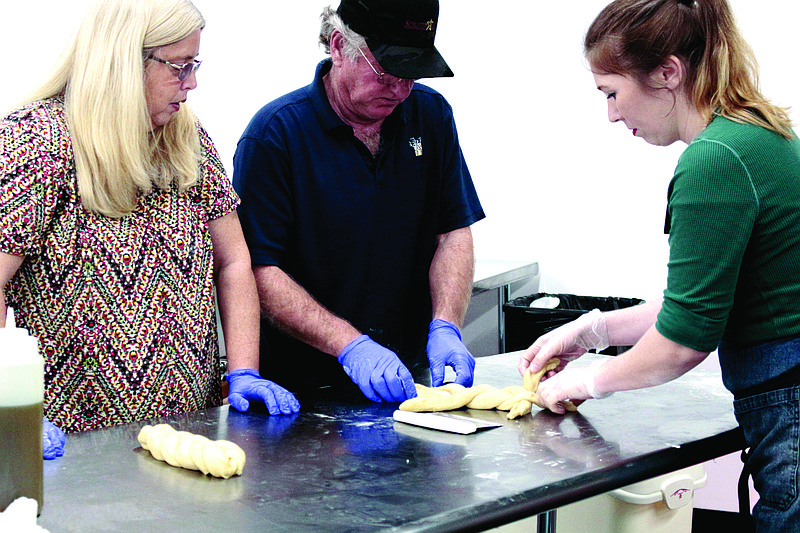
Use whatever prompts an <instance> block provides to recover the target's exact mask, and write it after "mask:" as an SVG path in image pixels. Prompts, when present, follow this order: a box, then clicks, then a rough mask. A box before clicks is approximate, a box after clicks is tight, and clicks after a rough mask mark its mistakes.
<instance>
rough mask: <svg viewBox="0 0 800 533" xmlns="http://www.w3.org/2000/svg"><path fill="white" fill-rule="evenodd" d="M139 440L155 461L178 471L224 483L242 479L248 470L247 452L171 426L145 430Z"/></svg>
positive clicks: (231, 444) (145, 427)
mask: <svg viewBox="0 0 800 533" xmlns="http://www.w3.org/2000/svg"><path fill="white" fill-rule="evenodd" d="M138 440H139V444H141V445H142V448H144V449H145V450H148V451H149V452H150V454H151V455H152V456H153V457H154V458H156V459H158V460H159V461H164V462H166V463H167V464H170V465H172V466H176V467H178V468H185V469H187V470H199V471H201V472H202V473H203V474H205V475H209V474H210V475H212V476H214V477H221V478H224V479H228V478H229V477H231V476H234V475H241V473H242V469H243V468H244V463H245V454H244V450H242V449H241V448H240V447H239V446H237V445H236V444H234V443H233V442H230V441H227V440H211V439H208V438H206V437H204V436H202V435H195V434H194V433H189V432H188V431H176V430H175V429H173V428H172V426H170V425H169V424H156V425H155V426H151V425H146V426H144V427H143V428H142V429H141V430H140V431H139V436H138Z"/></svg>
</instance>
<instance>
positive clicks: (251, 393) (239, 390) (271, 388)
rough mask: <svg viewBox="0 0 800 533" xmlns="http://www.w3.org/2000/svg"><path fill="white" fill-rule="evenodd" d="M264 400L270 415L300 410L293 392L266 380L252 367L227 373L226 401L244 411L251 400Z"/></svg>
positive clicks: (248, 406)
mask: <svg viewBox="0 0 800 533" xmlns="http://www.w3.org/2000/svg"><path fill="white" fill-rule="evenodd" d="M254 400H255V401H261V402H264V405H266V406H267V411H269V414H271V415H291V414H295V413H297V412H299V411H300V402H299V401H297V398H295V397H294V394H292V393H291V392H289V391H288V390H286V389H284V388H283V387H281V386H280V385H278V384H276V383H273V382H272V381H269V380H266V379H264V378H262V377H261V375H260V374H259V373H258V372H256V371H255V370H253V369H252V368H239V369H238V370H234V371H233V372H229V373H228V402H230V404H231V406H232V407H233V408H234V409H236V410H237V411H239V412H241V413H244V412H245V411H247V410H248V409H249V408H250V402H252V401H254Z"/></svg>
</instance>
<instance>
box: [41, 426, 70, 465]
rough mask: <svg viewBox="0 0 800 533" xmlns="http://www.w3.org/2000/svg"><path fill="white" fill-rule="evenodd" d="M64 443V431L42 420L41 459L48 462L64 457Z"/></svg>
mask: <svg viewBox="0 0 800 533" xmlns="http://www.w3.org/2000/svg"><path fill="white" fill-rule="evenodd" d="M64 441H65V436H64V431H62V430H61V428H60V427H58V426H56V425H55V424H53V423H52V422H50V421H49V420H48V419H47V418H42V457H43V458H44V459H47V460H50V459H55V458H56V457H61V456H62V455H64Z"/></svg>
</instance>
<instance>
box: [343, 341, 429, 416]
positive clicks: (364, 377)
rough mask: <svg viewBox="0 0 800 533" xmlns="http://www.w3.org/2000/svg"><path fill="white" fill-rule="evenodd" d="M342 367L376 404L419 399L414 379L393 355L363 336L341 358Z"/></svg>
mask: <svg viewBox="0 0 800 533" xmlns="http://www.w3.org/2000/svg"><path fill="white" fill-rule="evenodd" d="M338 359H339V363H340V364H341V365H342V366H343V367H344V371H345V372H346V373H347V375H348V376H350V379H352V380H353V383H355V384H356V385H358V388H359V389H361V392H363V393H364V396H366V397H367V398H369V399H370V400H372V401H373V402H403V401H405V400H407V399H409V398H414V397H415V396H416V395H417V389H416V387H415V386H414V378H413V376H412V375H411V372H409V371H408V369H407V368H406V367H405V365H404V364H403V363H402V361H400V358H399V357H397V354H395V353H394V352H393V351H391V350H389V349H388V348H384V347H383V346H381V345H380V344H378V343H377V342H375V341H374V340H372V339H370V338H369V336H368V335H361V336H360V337H358V338H357V339H356V340H354V341H353V342H351V343H350V344H348V345H347V346H345V347H344V350H342V353H341V354H339V358H338Z"/></svg>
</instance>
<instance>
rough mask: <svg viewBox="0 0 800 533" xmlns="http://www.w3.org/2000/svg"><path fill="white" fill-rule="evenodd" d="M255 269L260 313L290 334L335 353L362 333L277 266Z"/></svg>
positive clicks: (329, 352)
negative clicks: (329, 309)
mask: <svg viewBox="0 0 800 533" xmlns="http://www.w3.org/2000/svg"><path fill="white" fill-rule="evenodd" d="M254 273H255V277H256V285H257V286H258V295H259V300H260V306H261V313H262V314H263V315H264V316H266V317H267V318H269V320H270V322H271V323H272V324H273V325H274V326H275V327H277V328H279V329H281V330H283V331H284V332H286V333H288V334H289V335H291V336H292V337H295V338H296V339H299V340H301V341H303V342H305V343H306V344H308V345H310V346H313V347H314V348H316V349H318V350H320V351H321V352H324V353H327V354H330V355H333V356H338V355H339V354H340V353H341V351H342V350H343V349H344V347H345V346H347V345H348V344H349V343H350V342H351V341H353V340H354V339H356V338H357V337H358V336H359V335H361V333H360V332H359V331H358V330H357V329H356V328H355V327H353V325H352V324H350V322H348V321H347V320H345V319H343V318H341V317H339V316H336V315H334V314H333V313H331V312H330V311H328V310H327V309H326V308H325V307H324V306H322V304H320V303H319V302H317V300H315V299H314V297H313V296H311V295H310V294H309V293H308V291H306V290H305V289H304V288H303V287H301V286H300V285H299V284H298V283H297V282H296V281H295V280H294V279H292V278H291V277H290V276H289V275H288V274H286V273H285V272H284V271H283V270H281V269H280V268H278V267H275V266H264V267H256V269H255V270H254Z"/></svg>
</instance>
